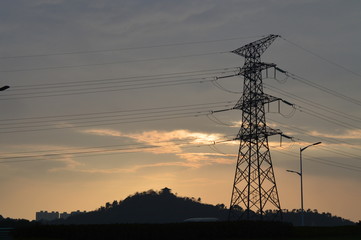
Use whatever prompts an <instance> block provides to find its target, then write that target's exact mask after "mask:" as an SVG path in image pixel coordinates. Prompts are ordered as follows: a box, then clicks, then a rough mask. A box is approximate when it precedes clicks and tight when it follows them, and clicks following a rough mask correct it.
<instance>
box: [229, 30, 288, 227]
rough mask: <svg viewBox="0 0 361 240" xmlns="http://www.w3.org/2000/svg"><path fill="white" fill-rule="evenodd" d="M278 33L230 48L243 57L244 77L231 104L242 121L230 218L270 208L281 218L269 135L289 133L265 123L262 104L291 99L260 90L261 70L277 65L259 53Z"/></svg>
mask: <svg viewBox="0 0 361 240" xmlns="http://www.w3.org/2000/svg"><path fill="white" fill-rule="evenodd" d="M277 37H279V36H278V35H269V36H267V37H264V38H262V39H260V40H257V41H255V42H252V43H249V44H247V45H245V46H243V47H240V48H238V49H236V50H234V51H232V53H235V54H238V55H240V56H242V57H244V58H245V63H244V65H243V67H242V68H241V69H240V72H239V74H238V75H243V77H244V86H243V95H242V97H241V99H240V100H239V101H238V102H237V104H236V105H235V106H234V107H233V109H239V110H241V111H242V125H241V128H240V130H239V132H238V134H237V137H236V139H237V140H240V147H239V151H238V158H237V164H236V171H235V176H234V182H233V190H232V197H231V203H230V211H229V220H241V219H247V220H257V219H259V220H263V219H267V218H266V212H265V211H266V210H267V209H269V210H271V209H272V210H273V214H272V216H273V218H275V219H276V220H281V218H282V211H281V205H280V200H279V196H278V191H277V185H276V179H275V174H274V170H273V164H272V161H271V155H270V150H269V146H268V137H269V136H272V135H276V134H279V135H281V136H284V137H287V138H290V137H288V136H286V135H284V134H282V132H281V131H280V130H278V129H272V128H270V127H268V126H267V124H266V118H265V107H264V105H265V104H269V103H271V102H275V101H283V102H285V103H286V104H290V103H288V102H287V101H284V100H282V99H280V98H277V97H273V96H271V95H268V94H265V93H264V92H263V82H262V71H263V70H266V69H268V68H274V69H276V65H275V64H268V63H263V62H261V55H262V54H263V53H264V51H265V50H266V49H267V48H268V47H269V46H270V45H271V43H272V42H273V41H274V40H275V39H276V38H277Z"/></svg>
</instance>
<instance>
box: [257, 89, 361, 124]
mask: <svg viewBox="0 0 361 240" xmlns="http://www.w3.org/2000/svg"><path fill="white" fill-rule="evenodd" d="M264 87H265V88H267V89H270V90H271V91H274V92H277V93H279V94H281V95H283V96H286V97H288V98H292V99H295V100H297V101H300V102H302V103H305V104H307V105H309V106H311V107H314V108H317V109H320V110H323V111H326V112H328V113H331V114H335V115H337V116H339V117H343V118H347V119H349V120H352V121H356V122H361V118H359V117H356V116H353V115H351V114H348V113H345V112H341V111H338V110H336V109H333V108H330V107H328V106H325V105H322V104H320V103H316V102H314V101H311V100H309V99H306V98H303V97H300V96H297V95H295V94H292V93H290V92H286V91H283V90H281V89H279V88H276V87H273V86H270V85H268V84H264Z"/></svg>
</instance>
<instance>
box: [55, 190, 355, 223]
mask: <svg viewBox="0 0 361 240" xmlns="http://www.w3.org/2000/svg"><path fill="white" fill-rule="evenodd" d="M239 211H242V209H240V210H239ZM228 213H229V210H228V209H227V208H226V207H225V205H224V204H217V205H215V206H214V205H210V204H203V203H201V199H200V198H198V199H196V198H189V197H178V196H176V195H175V194H173V193H172V192H171V189H169V188H164V189H162V190H161V191H154V190H148V191H146V192H141V193H135V194H134V195H131V196H129V197H127V198H126V199H124V200H123V201H113V202H108V203H106V204H105V206H102V207H100V208H99V209H97V210H95V211H92V212H88V213H84V214H79V215H75V216H71V217H69V218H68V219H66V220H58V221H55V222H53V223H54V224H115V223H177V222H183V221H184V220H186V219H189V218H217V219H218V220H219V221H227V220H228ZM253 214H254V213H253ZM265 214H266V218H265V219H272V215H276V214H277V213H276V212H273V211H271V210H268V211H266V213H265ZM282 215H283V221H284V222H290V223H292V224H293V225H295V226H299V225H300V218H301V216H300V210H295V209H294V210H291V211H289V210H283V214H282ZM304 219H305V224H306V225H308V226H340V225H353V224H355V223H354V222H352V221H349V220H346V219H343V218H341V217H337V216H333V215H332V214H331V213H318V212H317V210H313V211H311V210H306V211H305V212H304Z"/></svg>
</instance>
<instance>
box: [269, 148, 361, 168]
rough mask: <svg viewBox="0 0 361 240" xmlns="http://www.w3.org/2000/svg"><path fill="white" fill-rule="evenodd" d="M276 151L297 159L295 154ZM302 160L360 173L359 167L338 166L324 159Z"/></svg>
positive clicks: (305, 158)
mask: <svg viewBox="0 0 361 240" xmlns="http://www.w3.org/2000/svg"><path fill="white" fill-rule="evenodd" d="M275 151H277V152H278V153H280V154H283V155H288V156H292V157H299V156H298V155H297V154H291V153H286V152H282V151H278V150H275ZM303 159H304V160H306V161H309V162H314V163H318V164H322V165H327V166H331V167H336V168H342V169H346V170H350V171H355V172H361V168H360V167H357V166H351V165H350V166H351V167H350V166H348V165H347V166H344V165H343V164H340V163H337V162H336V163H335V162H330V161H327V160H324V159H321V158H317V157H312V159H311V158H309V157H304V158H303Z"/></svg>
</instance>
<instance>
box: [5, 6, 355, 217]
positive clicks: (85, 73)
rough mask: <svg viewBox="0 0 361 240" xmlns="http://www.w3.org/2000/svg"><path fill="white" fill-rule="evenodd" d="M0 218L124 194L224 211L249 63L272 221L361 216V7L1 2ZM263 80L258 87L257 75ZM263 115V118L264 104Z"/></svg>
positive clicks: (83, 206) (79, 206) (86, 206)
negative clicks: (303, 212)
mask: <svg viewBox="0 0 361 240" xmlns="http://www.w3.org/2000/svg"><path fill="white" fill-rule="evenodd" d="M0 12H1V13H0V32H1V38H0V62H1V65H0V76H1V86H3V85H9V86H10V87H11V88H10V89H8V90H6V91H3V92H1V93H0V100H1V101H0V107H1V109H2V111H1V112H2V114H1V117H0V133H1V138H0V152H1V157H0V158H1V159H0V195H1V198H0V214H1V215H3V216H4V217H12V218H27V219H34V217H35V212H36V211H40V210H48V211H60V212H63V211H67V212H69V211H74V210H82V211H83V210H86V211H90V210H94V209H96V208H98V207H100V206H101V205H104V204H105V203H106V202H108V201H113V200H121V199H124V198H125V197H127V196H128V195H130V194H133V193H135V192H137V191H145V190H148V189H155V190H160V189H161V188H163V187H169V188H171V189H172V190H173V192H176V193H178V195H180V196H189V197H197V198H198V197H200V198H201V199H202V202H205V203H211V204H217V203H224V204H226V205H229V201H230V195H231V190H232V183H233V176H234V169H235V162H236V155H235V154H236V153H237V151H238V146H239V143H238V142H237V141H227V140H232V139H233V138H234V137H235V136H236V135H237V133H238V129H239V126H240V119H241V112H240V111H237V110H234V111H227V112H222V113H216V114H211V112H212V111H215V110H220V109H226V108H231V107H232V106H233V105H234V104H235V102H236V101H237V100H238V99H239V98H240V96H241V92H242V87H243V79H242V77H232V78H226V79H219V80H217V81H216V79H217V77H219V76H225V75H232V74H234V73H235V72H236V71H237V68H239V67H241V66H242V65H243V59H242V58H241V57H240V56H237V55H234V54H232V53H230V51H231V50H234V49H236V48H238V47H240V46H242V45H244V44H247V43H249V42H252V41H255V40H257V39H259V38H262V37H263V36H266V35H268V34H279V35H280V36H281V38H278V39H276V40H275V42H274V43H273V44H272V45H271V46H270V47H269V49H268V50H267V52H266V53H265V54H264V55H263V56H262V60H263V61H264V62H269V63H276V64H277V65H278V67H279V68H281V69H283V70H286V71H288V72H289V74H288V76H286V75H284V74H282V73H278V74H277V75H276V78H274V74H273V71H270V72H269V73H268V76H266V74H265V76H264V77H265V78H264V83H265V92H266V93H268V94H271V95H274V96H278V97H281V98H283V99H286V100H287V101H289V102H292V103H294V104H295V109H293V108H291V107H289V106H287V105H281V108H280V109H278V105H277V104H272V105H270V106H269V113H267V121H268V124H269V126H271V127H273V128H278V129H281V130H282V131H283V132H284V133H286V134H287V135H290V136H293V137H294V141H289V140H286V139H283V140H282V145H280V138H279V136H274V137H271V138H270V139H269V141H270V146H271V155H272V161H273V164H274V168H275V174H276V181H277V186H278V191H279V194H280V200H281V206H282V208H287V209H295V208H300V200H299V199H300V196H299V192H300V187H299V177H298V176H297V175H295V174H292V173H288V172H286V170H287V169H293V170H298V167H299V149H300V147H304V146H307V145H308V144H312V143H314V142H318V141H322V144H321V145H318V146H315V147H312V148H309V149H307V150H306V151H304V152H303V154H304V191H305V208H310V209H318V211H320V212H331V213H332V214H335V215H338V216H341V217H344V218H348V219H351V220H354V221H358V220H360V219H361V209H360V208H359V203H360V202H361V190H360V181H361V162H360V161H361V148H360V147H361V137H360V136H361V135H360V133H361V129H360V128H359V126H360V122H361V97H360V96H359V91H360V89H361V81H360V80H361V71H360V63H361V46H360V44H359V43H360V42H361V32H360V31H359V28H360V24H361V16H360V13H361V3H360V1H357V0H349V1H342V0H339V1H336V0H327V1H326V0H323V1H322V0H319V1H317V0H298V1H288V0H269V1H266V0H264V1H257V0H256V1H255V0H252V1H251V0H238V1H236V0H234V1H232V0H224V1H216V0H207V1H200V0H199V1H198V0H183V1H173V0H168V1H166V0H152V1H145V0H129V1H128V0H127V1H126V0H121V1H116V0H103V1H97V0H72V1H70V0H69V1H66V0H32V1H25V0H23V1H21V0H11V1H10V0H6V1H2V2H1V8H0ZM266 77H267V78H266ZM267 109H268V106H267Z"/></svg>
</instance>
